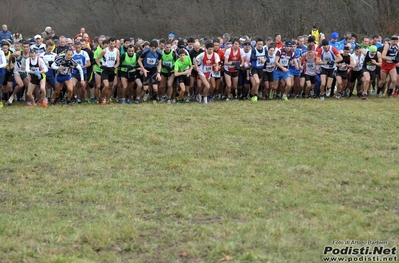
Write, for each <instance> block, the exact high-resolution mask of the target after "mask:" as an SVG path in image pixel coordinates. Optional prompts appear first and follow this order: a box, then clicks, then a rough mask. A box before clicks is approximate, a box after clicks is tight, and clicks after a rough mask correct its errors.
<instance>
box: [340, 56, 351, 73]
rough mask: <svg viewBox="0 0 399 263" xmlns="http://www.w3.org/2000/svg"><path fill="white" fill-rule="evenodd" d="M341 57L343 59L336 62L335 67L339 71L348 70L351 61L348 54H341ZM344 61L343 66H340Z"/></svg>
mask: <svg viewBox="0 0 399 263" xmlns="http://www.w3.org/2000/svg"><path fill="white" fill-rule="evenodd" d="M342 59H343V60H342V61H341V62H339V63H338V64H337V69H338V70H339V71H343V72H345V71H348V65H349V64H350V63H351V57H350V56H349V55H347V56H344V55H342ZM344 63H345V67H341V66H342V64H344Z"/></svg>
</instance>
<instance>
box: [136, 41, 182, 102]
mask: <svg viewBox="0 0 399 263" xmlns="http://www.w3.org/2000/svg"><path fill="white" fill-rule="evenodd" d="M157 47H158V42H157V41H151V42H150V46H149V47H148V48H146V49H144V50H143V52H142V53H141V55H140V58H139V60H138V64H139V66H140V68H141V71H142V72H143V88H144V91H147V90H148V87H149V84H150V82H151V83H152V88H153V91H154V93H153V94H152V100H153V102H154V103H157V92H158V83H159V81H161V73H160V72H161V69H162V53H161V51H160V50H159V49H157ZM184 52H186V51H185V50H184Z"/></svg>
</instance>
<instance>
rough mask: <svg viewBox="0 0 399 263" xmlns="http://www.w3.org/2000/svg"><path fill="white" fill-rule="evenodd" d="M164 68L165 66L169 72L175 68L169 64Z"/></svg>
mask: <svg viewBox="0 0 399 263" xmlns="http://www.w3.org/2000/svg"><path fill="white" fill-rule="evenodd" d="M164 68H165V69H166V70H167V71H168V72H171V71H172V70H173V68H172V67H171V66H169V65H167V66H164Z"/></svg>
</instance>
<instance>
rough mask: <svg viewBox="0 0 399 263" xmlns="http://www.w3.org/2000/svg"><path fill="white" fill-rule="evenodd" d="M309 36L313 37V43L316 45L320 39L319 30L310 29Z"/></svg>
mask: <svg viewBox="0 0 399 263" xmlns="http://www.w3.org/2000/svg"><path fill="white" fill-rule="evenodd" d="M311 35H312V36H314V38H315V39H316V40H315V43H316V44H318V42H319V38H320V32H319V30H318V29H312V33H311Z"/></svg>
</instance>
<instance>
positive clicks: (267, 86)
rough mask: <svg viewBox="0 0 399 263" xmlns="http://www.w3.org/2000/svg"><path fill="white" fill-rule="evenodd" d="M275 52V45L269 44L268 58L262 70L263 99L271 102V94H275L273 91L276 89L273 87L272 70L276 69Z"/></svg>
mask: <svg viewBox="0 0 399 263" xmlns="http://www.w3.org/2000/svg"><path fill="white" fill-rule="evenodd" d="M275 50H276V45H275V44H274V43H271V44H270V45H269V47H268V49H267V52H268V56H269V61H268V62H267V63H266V65H265V67H264V69H263V91H262V94H263V98H264V99H265V100H266V99H269V100H271V99H272V98H273V94H275V91H276V89H277V87H274V86H273V83H274V70H275V68H276V64H275V58H276V55H275Z"/></svg>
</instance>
